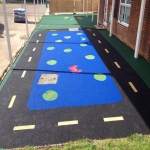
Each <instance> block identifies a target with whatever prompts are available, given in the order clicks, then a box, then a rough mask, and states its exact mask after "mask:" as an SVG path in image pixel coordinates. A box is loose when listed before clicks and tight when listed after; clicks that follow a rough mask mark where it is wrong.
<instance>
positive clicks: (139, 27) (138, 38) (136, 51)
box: [134, 0, 146, 58]
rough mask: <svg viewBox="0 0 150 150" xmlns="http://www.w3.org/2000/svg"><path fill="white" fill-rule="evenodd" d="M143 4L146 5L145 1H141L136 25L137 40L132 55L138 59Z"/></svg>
mask: <svg viewBox="0 0 150 150" xmlns="http://www.w3.org/2000/svg"><path fill="white" fill-rule="evenodd" d="M145 4H146V0H142V2H141V10H140V18H139V25H138V31H137V38H136V46H135V53H134V57H135V58H138V55H139V50H140V41H141V34H142V26H143V19H144V11H145Z"/></svg>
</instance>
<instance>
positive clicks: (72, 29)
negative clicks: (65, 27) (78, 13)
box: [69, 28, 79, 31]
mask: <svg viewBox="0 0 150 150" xmlns="http://www.w3.org/2000/svg"><path fill="white" fill-rule="evenodd" d="M69 31H79V29H78V28H69Z"/></svg>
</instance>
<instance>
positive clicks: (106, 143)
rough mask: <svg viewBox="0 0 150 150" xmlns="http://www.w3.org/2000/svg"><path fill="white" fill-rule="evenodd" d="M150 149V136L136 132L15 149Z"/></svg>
mask: <svg viewBox="0 0 150 150" xmlns="http://www.w3.org/2000/svg"><path fill="white" fill-rule="evenodd" d="M37 149H40V150H60V149H61V150H149V149H150V136H149V135H141V134H134V135H132V136H129V137H126V138H120V139H106V140H91V139H80V140H77V141H74V142H72V141H71V142H68V143H65V144H59V145H47V146H39V147H32V146H26V147H24V148H18V149H17V148H16V149H14V150H37Z"/></svg>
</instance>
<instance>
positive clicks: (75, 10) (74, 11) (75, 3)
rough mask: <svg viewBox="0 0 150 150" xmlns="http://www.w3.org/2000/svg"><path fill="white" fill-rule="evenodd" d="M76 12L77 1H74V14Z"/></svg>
mask: <svg viewBox="0 0 150 150" xmlns="http://www.w3.org/2000/svg"><path fill="white" fill-rule="evenodd" d="M75 12H76V1H75V0H74V13H75Z"/></svg>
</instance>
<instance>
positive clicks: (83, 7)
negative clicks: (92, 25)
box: [83, 0, 85, 14]
mask: <svg viewBox="0 0 150 150" xmlns="http://www.w3.org/2000/svg"><path fill="white" fill-rule="evenodd" d="M84 4H85V0H83V14H84Z"/></svg>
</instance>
